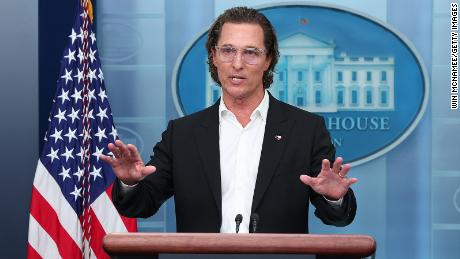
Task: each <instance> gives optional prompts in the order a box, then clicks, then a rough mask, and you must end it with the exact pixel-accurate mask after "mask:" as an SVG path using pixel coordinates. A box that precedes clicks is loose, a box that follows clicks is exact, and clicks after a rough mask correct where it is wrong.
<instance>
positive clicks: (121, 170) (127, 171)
mask: <svg viewBox="0 0 460 259" xmlns="http://www.w3.org/2000/svg"><path fill="white" fill-rule="evenodd" d="M108 148H109V150H110V151H111V152H112V153H113V155H114V157H110V156H105V155H101V156H100V158H101V159H102V160H103V161H105V162H106V163H107V164H109V165H110V166H111V167H112V168H113V171H114V173H115V175H116V176H117V177H118V179H120V181H122V182H123V183H125V184H127V185H134V184H136V183H138V182H139V181H141V180H142V179H144V178H145V177H146V176H147V175H149V174H152V173H154V172H155V171H156V168H155V166H151V165H149V166H145V164H144V161H142V158H141V156H140V155H139V152H138V151H137V148H136V147H135V146H134V145H132V144H128V145H125V144H123V142H122V141H121V140H116V141H115V144H112V143H109V145H108Z"/></svg>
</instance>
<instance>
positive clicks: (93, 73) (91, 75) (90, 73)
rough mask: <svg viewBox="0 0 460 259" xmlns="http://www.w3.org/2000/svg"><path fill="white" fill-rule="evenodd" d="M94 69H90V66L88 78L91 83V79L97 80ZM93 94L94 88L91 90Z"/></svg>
mask: <svg viewBox="0 0 460 259" xmlns="http://www.w3.org/2000/svg"><path fill="white" fill-rule="evenodd" d="M96 72H97V71H96V69H94V70H92V69H91V68H90V69H89V75H88V77H89V80H90V82H91V83H93V79H96V80H97V76H96ZM93 95H94V90H93Z"/></svg>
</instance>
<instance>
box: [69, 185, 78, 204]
mask: <svg viewBox="0 0 460 259" xmlns="http://www.w3.org/2000/svg"><path fill="white" fill-rule="evenodd" d="M70 195H73V196H74V198H75V200H74V201H77V199H78V197H80V198H81V187H80V188H77V186H76V185H74V191H73V192H71V193H70Z"/></svg>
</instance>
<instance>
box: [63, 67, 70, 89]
mask: <svg viewBox="0 0 460 259" xmlns="http://www.w3.org/2000/svg"><path fill="white" fill-rule="evenodd" d="M71 74H72V69H71V70H70V71H67V68H66V69H65V75H63V76H61V78H64V79H65V84H66V85H67V82H69V81H72V76H71Z"/></svg>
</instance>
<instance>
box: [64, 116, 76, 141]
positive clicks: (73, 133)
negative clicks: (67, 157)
mask: <svg viewBox="0 0 460 259" xmlns="http://www.w3.org/2000/svg"><path fill="white" fill-rule="evenodd" d="M72 109H73V108H72ZM76 131H77V129H74V130H71V129H70V128H69V132H68V133H67V134H65V135H64V136H65V137H67V138H69V143H70V142H71V141H72V139H77V136H75V132H76Z"/></svg>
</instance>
